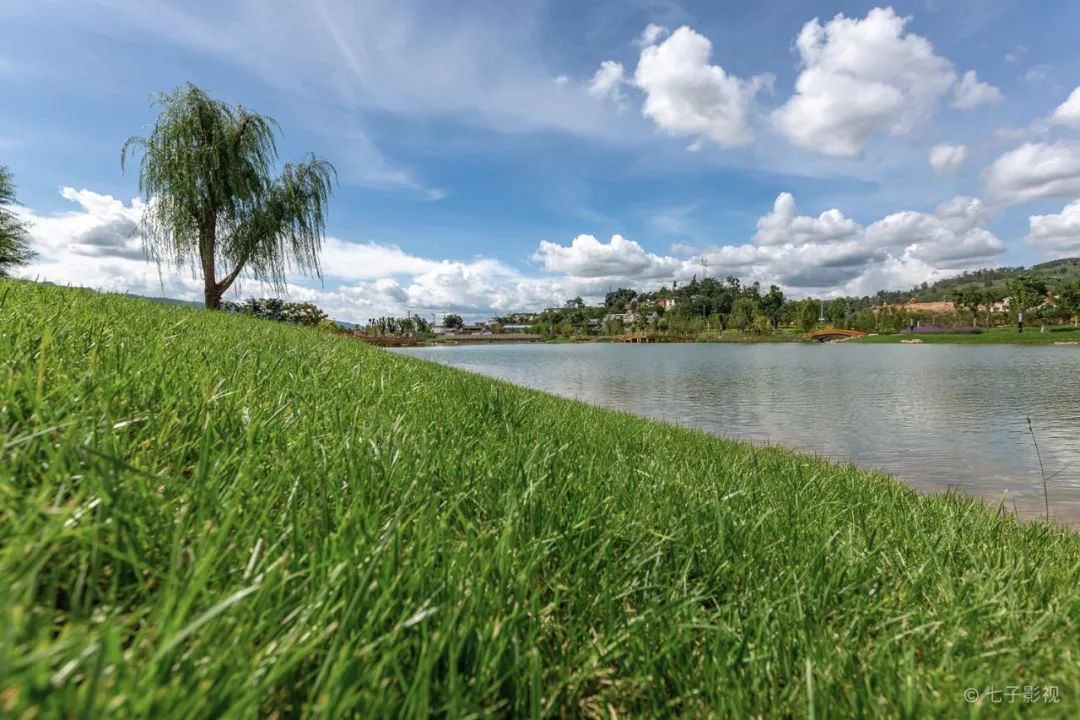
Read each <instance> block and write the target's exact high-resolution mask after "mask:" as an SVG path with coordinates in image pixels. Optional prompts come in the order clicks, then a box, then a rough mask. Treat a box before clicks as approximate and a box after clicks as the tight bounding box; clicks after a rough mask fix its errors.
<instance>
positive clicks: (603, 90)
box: [589, 60, 626, 109]
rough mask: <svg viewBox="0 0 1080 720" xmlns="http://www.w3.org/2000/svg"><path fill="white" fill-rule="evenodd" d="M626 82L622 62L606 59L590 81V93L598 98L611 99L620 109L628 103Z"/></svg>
mask: <svg viewBox="0 0 1080 720" xmlns="http://www.w3.org/2000/svg"><path fill="white" fill-rule="evenodd" d="M625 83H626V77H625V72H624V70H623V66H622V63H617V62H615V61H614V60H605V61H604V62H602V63H600V69H599V70H597V71H596V74H595V75H593V77H592V80H590V81H589V94H590V95H592V96H593V97H594V98H596V99H598V100H610V101H611V102H613V103H615V104H616V105H617V106H618V107H619V108H620V109H621V108H623V107H624V106H625V105H626V96H625V95H624V94H623V85H624V84H625Z"/></svg>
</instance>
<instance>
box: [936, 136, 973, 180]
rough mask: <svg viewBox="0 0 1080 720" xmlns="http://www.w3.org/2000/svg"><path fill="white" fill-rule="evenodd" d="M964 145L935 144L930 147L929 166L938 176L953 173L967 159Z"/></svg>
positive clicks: (966, 150)
mask: <svg viewBox="0 0 1080 720" xmlns="http://www.w3.org/2000/svg"><path fill="white" fill-rule="evenodd" d="M967 156H968V149H967V146H965V145H944V144H943V145H935V146H934V147H932V148H930V166H931V167H933V168H934V172H935V173H936V174H937V175H938V176H939V177H944V176H946V175H955V174H956V172H957V171H958V170H959V169H960V168H961V166H963V164H964V162H965V161H966V160H967Z"/></svg>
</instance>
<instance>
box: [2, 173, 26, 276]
mask: <svg viewBox="0 0 1080 720" xmlns="http://www.w3.org/2000/svg"><path fill="white" fill-rule="evenodd" d="M14 204H15V183H14V181H13V180H12V178H11V171H9V170H8V169H7V168H6V167H4V166H3V165H0V277H2V276H4V275H7V274H8V273H9V272H11V270H13V269H14V268H17V267H19V266H20V265H25V264H26V263H28V262H30V260H31V259H32V258H33V257H34V253H33V252H31V251H30V236H29V235H28V234H27V226H26V223H25V222H24V221H23V220H22V219H21V218H19V216H18V215H16V214H15V213H14V212H12V211H11V206H12V205H14Z"/></svg>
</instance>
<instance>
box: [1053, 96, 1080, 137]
mask: <svg viewBox="0 0 1080 720" xmlns="http://www.w3.org/2000/svg"><path fill="white" fill-rule="evenodd" d="M1050 122H1052V123H1054V124H1055V125H1067V126H1069V127H1072V128H1077V129H1080V87H1078V88H1076V89H1075V90H1073V91H1072V92H1071V93H1070V94H1069V97H1068V98H1066V100H1065V102H1063V103H1061V104H1060V105H1058V106H1057V108H1056V109H1055V110H1054V113H1053V114H1052V115H1051V116H1050Z"/></svg>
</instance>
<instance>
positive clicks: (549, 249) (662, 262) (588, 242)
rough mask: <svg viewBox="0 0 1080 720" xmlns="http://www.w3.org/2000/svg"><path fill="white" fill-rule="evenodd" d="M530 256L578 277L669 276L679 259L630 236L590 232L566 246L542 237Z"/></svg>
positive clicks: (555, 269)
mask: <svg viewBox="0 0 1080 720" xmlns="http://www.w3.org/2000/svg"><path fill="white" fill-rule="evenodd" d="M532 259H533V260H535V261H537V262H539V263H541V264H542V265H543V268H544V269H545V270H547V271H548V272H556V273H563V274H566V275H572V276H575V277H581V278H598V277H638V278H655V277H670V276H671V275H673V274H674V273H675V272H677V271H678V269H679V267H680V266H681V265H682V262H681V261H679V260H676V259H675V258H670V257H662V256H660V255H654V254H652V253H649V252H646V251H645V248H643V247H641V245H639V244H638V243H636V242H634V241H633V240H627V239H626V238H624V237H623V236H622V235H612V236H611V240H610V241H608V242H607V243H602V242H600V241H599V240H597V239H596V238H595V237H593V236H592V235H578V236H577V237H576V238H574V239H573V241H572V242H571V243H570V245H569V246H565V245H559V244H558V243H553V242H548V241H547V240H544V241H541V243H540V247H539V248H538V249H537V251H536V252H535V253H533V256H532Z"/></svg>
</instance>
